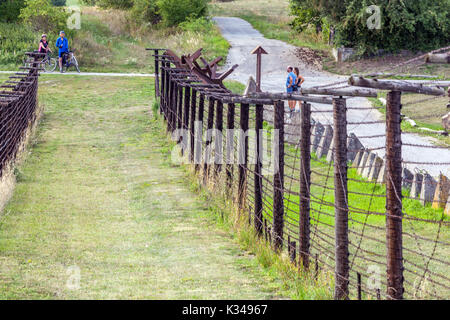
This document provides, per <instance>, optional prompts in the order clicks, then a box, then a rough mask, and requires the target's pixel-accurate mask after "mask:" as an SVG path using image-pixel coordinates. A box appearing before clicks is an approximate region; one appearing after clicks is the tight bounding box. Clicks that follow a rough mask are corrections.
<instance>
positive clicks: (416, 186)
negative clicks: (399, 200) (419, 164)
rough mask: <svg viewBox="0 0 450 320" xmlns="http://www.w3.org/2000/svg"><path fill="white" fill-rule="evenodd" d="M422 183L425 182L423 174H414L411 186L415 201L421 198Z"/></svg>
mask: <svg viewBox="0 0 450 320" xmlns="http://www.w3.org/2000/svg"><path fill="white" fill-rule="evenodd" d="M422 182H423V174H421V173H418V172H416V173H414V175H413V181H412V185H411V193H410V195H409V196H410V197H411V198H414V199H418V198H419V197H420V193H421V192H422Z"/></svg>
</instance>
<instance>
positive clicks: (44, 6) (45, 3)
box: [20, 0, 69, 33]
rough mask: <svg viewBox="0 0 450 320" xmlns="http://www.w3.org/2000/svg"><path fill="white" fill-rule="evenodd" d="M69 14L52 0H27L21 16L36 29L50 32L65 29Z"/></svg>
mask: <svg viewBox="0 0 450 320" xmlns="http://www.w3.org/2000/svg"><path fill="white" fill-rule="evenodd" d="M68 17H69V15H68V13H66V12H65V10H64V9H63V8H59V7H55V6H53V5H52V4H51V3H50V0H26V2H25V7H24V8H23V9H22V10H21V11H20V18H21V19H22V20H23V22H25V24H28V25H29V26H31V28H32V29H33V30H35V31H40V32H45V33H50V32H51V31H54V32H57V31H56V30H63V29H65V28H64V27H65V26H66V22H67V19H68Z"/></svg>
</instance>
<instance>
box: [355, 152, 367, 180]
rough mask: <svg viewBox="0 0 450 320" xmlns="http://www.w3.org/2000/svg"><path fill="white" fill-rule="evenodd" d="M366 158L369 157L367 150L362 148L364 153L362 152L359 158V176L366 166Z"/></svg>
mask: <svg viewBox="0 0 450 320" xmlns="http://www.w3.org/2000/svg"><path fill="white" fill-rule="evenodd" d="M368 158H369V151H367V150H364V154H363V156H362V158H361V161H360V162H359V165H358V174H359V175H360V176H362V173H363V171H364V168H365V166H366V162H367V159H368Z"/></svg>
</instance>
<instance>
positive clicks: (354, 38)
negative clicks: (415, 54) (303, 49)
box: [291, 0, 450, 55]
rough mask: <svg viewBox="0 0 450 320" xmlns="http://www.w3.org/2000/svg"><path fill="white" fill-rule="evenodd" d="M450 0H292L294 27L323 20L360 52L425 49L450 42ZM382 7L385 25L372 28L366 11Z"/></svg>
mask: <svg viewBox="0 0 450 320" xmlns="http://www.w3.org/2000/svg"><path fill="white" fill-rule="evenodd" d="M449 2H450V1H449V0H421V1H417V0H342V1H334V0H291V13H292V14H293V15H294V16H295V19H294V21H293V27H294V28H295V29H296V30H297V31H300V32H301V31H303V30H304V29H305V27H307V26H308V25H316V24H317V23H320V22H321V21H322V27H323V23H324V22H325V23H329V25H328V27H329V28H332V29H335V30H336V44H337V45H344V46H352V47H355V48H357V49H358V52H359V53H360V54H362V55H363V54H369V53H374V52H376V51H378V50H379V49H384V50H387V51H397V50H399V49H409V50H411V51H424V50H430V49H434V48H437V47H441V46H445V45H447V44H448V43H450V6H449ZM370 5H377V6H379V7H380V9H381V18H382V21H381V23H382V28H381V29H380V30H371V29H369V28H368V27H367V20H368V18H369V17H370V15H371V14H369V13H367V12H366V9H367V8H368V7H369V6H370Z"/></svg>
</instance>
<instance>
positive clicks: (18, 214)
mask: <svg viewBox="0 0 450 320" xmlns="http://www.w3.org/2000/svg"><path fill="white" fill-rule="evenodd" d="M103 79H104V78H100V77H90V78H84V77H83V78H82V77H77V76H67V77H66V76H65V77H57V76H43V77H42V79H41V81H40V102H41V103H43V104H44V105H45V108H46V112H45V117H44V119H43V122H42V123H41V125H40V127H39V132H38V136H37V139H36V144H35V145H34V147H33V148H32V150H31V153H30V155H29V156H28V158H27V160H26V163H25V164H24V165H23V166H22V167H20V168H19V169H18V171H17V173H18V184H17V188H16V191H15V194H14V196H13V198H12V200H11V201H10V203H9V204H8V206H7V207H6V208H5V210H4V212H3V213H2V215H1V216H0V299H47V298H50V299H72V298H75V299H79V298H81V299H143V298H146V299H147V298H148V299H270V298H273V297H274V296H275V293H274V289H273V288H272V287H273V286H274V283H273V282H272V280H270V279H267V278H266V277H264V276H262V275H261V272H260V269H259V266H258V264H257V262H256V260H255V259H254V258H253V257H251V256H249V255H247V254H246V253H245V252H243V251H241V250H240V249H239V246H238V245H237V244H236V243H234V242H233V240H232V239H230V236H229V235H227V234H226V233H224V232H221V231H219V230H218V229H217V228H216V227H215V223H214V222H213V221H212V218H211V213H210V212H209V211H208V208H205V205H204V201H202V200H201V199H199V197H198V196H197V195H196V194H194V193H193V192H191V191H190V190H189V187H188V186H187V185H186V176H185V173H184V172H183V170H182V169H181V168H179V167H176V166H172V165H171V164H170V161H169V156H170V151H171V150H169V148H168V147H167V145H168V144H167V140H166V136H165V130H164V129H163V128H162V124H161V122H160V121H152V117H151V115H150V114H149V109H150V107H149V103H150V102H149V100H150V99H149V97H151V96H152V92H151V91H150V89H149V88H150V87H151V85H152V83H153V81H152V80H151V79H149V78H111V79H108V81H103ZM78 280H79V281H78Z"/></svg>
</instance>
